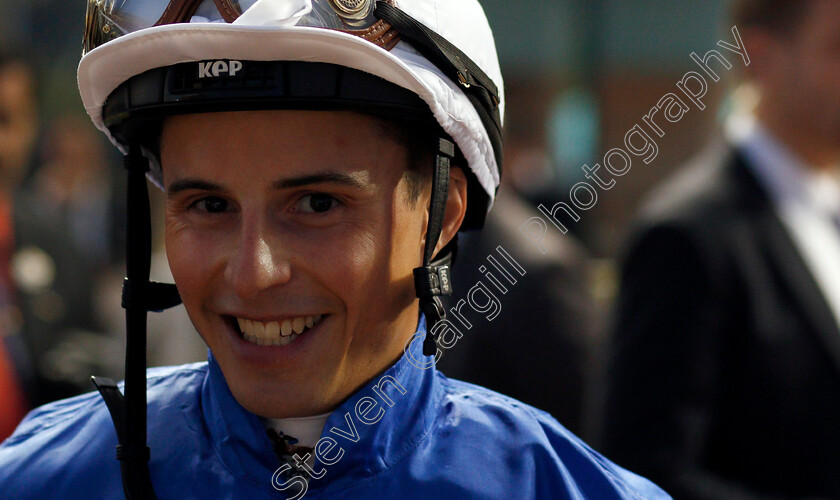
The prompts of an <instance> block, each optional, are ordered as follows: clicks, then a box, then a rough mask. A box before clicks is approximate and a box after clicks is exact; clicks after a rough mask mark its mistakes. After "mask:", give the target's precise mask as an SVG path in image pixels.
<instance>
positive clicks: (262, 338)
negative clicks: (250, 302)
mask: <svg viewBox="0 0 840 500" xmlns="http://www.w3.org/2000/svg"><path fill="white" fill-rule="evenodd" d="M323 317H325V316H323V315H321V314H316V315H314V316H299V317H297V318H288V319H284V320H283V321H270V322H267V323H264V322H262V321H256V320H251V319H245V318H234V319H235V320H236V321H235V322H234V324H236V326H237V327H238V329H239V334H240V335H241V337H242V338H243V339H245V340H246V341H248V342H250V343H252V344H256V345H264V346H276V345H289V344H291V343H292V342H294V341H295V340H296V339H297V338H298V337H300V336H301V335H303V334H304V333H306V332H307V331H309V330H310V329H311V328H313V327H314V326H315V325H317V324H318V323H319V322H320V321H321V319H322V318H323Z"/></svg>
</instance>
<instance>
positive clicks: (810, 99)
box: [747, 0, 840, 163]
mask: <svg viewBox="0 0 840 500" xmlns="http://www.w3.org/2000/svg"><path fill="white" fill-rule="evenodd" d="M837 6H838V2H837V1H836V0H812V1H811V2H810V3H809V4H808V5H807V6H806V7H804V9H805V12H804V14H803V17H802V19H801V20H799V22H798V24H797V25H796V26H794V27H792V31H791V33H789V34H787V35H785V34H777V35H775V36H772V37H771V39H772V43H771V44H770V46H769V47H768V49H769V50H768V56H766V57H767V64H766V71H765V73H764V75H763V78H764V81H763V82H762V83H763V84H764V85H765V86H767V87H768V90H769V91H770V92H769V96H768V102H767V103H766V106H772V107H777V108H779V109H780V110H781V112H780V113H779V114H780V118H779V120H780V121H781V122H783V123H784V126H785V127H786V128H788V129H789V131H790V132H791V133H792V134H794V135H799V136H802V138H803V142H806V145H805V149H806V150H805V151H802V152H803V153H806V154H811V156H812V158H810V159H811V160H812V161H813V162H818V163H819V162H825V161H828V162H836V161H837V160H838V157H837V156H838V154H840V93H839V92H838V89H840V16H838V15H837ZM747 49H748V50H749V47H747ZM809 150H812V151H813V153H812V151H809Z"/></svg>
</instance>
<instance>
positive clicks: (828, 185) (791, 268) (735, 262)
mask: <svg viewBox="0 0 840 500" xmlns="http://www.w3.org/2000/svg"><path fill="white" fill-rule="evenodd" d="M838 6H840V3H838V2H837V1H836V0H806V1H797V2H790V1H783V0H739V1H737V2H735V3H734V5H733V8H734V10H733V12H734V20H733V23H732V24H735V25H736V26H737V27H738V29H739V30H740V33H741V37H742V39H743V42H744V44H745V47H746V50H747V52H748V53H749V57H750V60H751V64H750V65H749V66H748V67H747V71H746V75H745V76H746V79H747V80H748V81H749V83H751V84H753V85H754V88H755V89H756V90H757V92H758V100H757V103H756V104H755V106H754V109H753V110H752V111H751V112H746V111H742V110H738V111H737V112H735V113H733V115H732V116H731V117H730V119H729V120H728V122H727V127H726V133H725V137H726V139H725V141H723V143H722V144H716V145H715V146H713V147H711V148H710V149H709V150H708V151H707V152H706V153H705V154H703V155H701V156H700V157H699V158H697V159H696V160H695V161H693V162H692V163H691V164H690V165H688V166H687V167H686V168H685V170H684V171H683V172H681V173H680V174H678V176H677V177H676V178H675V179H673V180H672V181H669V182H668V183H666V184H665V185H664V186H662V187H661V188H659V189H658V190H657V193H656V194H655V195H654V196H653V197H652V199H651V200H650V201H649V203H647V204H646V206H645V208H644V209H643V210H642V212H641V214H640V216H639V219H638V225H637V226H636V230H635V232H634V233H633V235H632V237H631V239H630V245H629V251H628V253H627V256H626V259H625V260H624V265H623V279H622V286H621V293H620V296H619V299H618V303H617V307H616V317H615V323H614V330H613V333H614V356H613V358H612V362H611V365H610V371H609V382H610V386H609V387H610V388H609V392H608V395H607V398H606V414H605V416H604V418H603V422H604V423H605V427H604V436H603V438H604V441H603V446H602V451H603V452H604V453H605V454H606V455H607V456H610V457H613V458H614V459H615V460H616V461H617V462H618V463H619V464H621V465H623V466H625V467H628V468H630V469H631V470H634V471H637V472H639V473H641V474H644V475H646V476H647V477H650V478H651V479H652V480H654V481H656V482H658V484H660V485H662V486H663V488H664V489H666V490H667V491H669V492H670V493H672V494H673V495H674V497H675V498H684V499H724V498H725V499H740V498H840V474H838V471H840V426H838V425H837V422H838V421H840V326H839V325H840V92H838V88H840V16H838ZM712 64H717V63H715V62H712ZM716 67H717V66H716ZM744 95H750V93H749V92H745V93H742V96H744Z"/></svg>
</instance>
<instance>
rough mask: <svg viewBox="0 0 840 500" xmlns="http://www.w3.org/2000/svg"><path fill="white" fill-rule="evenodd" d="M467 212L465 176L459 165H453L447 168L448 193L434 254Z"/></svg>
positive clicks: (453, 235) (450, 236) (450, 238)
mask: <svg viewBox="0 0 840 500" xmlns="http://www.w3.org/2000/svg"><path fill="white" fill-rule="evenodd" d="M466 214H467V176H466V175H465V174H464V171H463V170H461V167H456V166H453V167H452V168H451V169H450V170H449V194H448V196H447V198H446V213H445V214H444V216H443V228H441V231H440V239H439V240H438V243H437V246H436V247H435V255H437V253H438V252H440V250H441V249H442V248H443V247H445V246H446V245H447V244H448V243H449V242H450V241H452V238H454V237H455V234H457V233H458V229H459V228H460V227H461V223H462V222H464V217H465V216H466Z"/></svg>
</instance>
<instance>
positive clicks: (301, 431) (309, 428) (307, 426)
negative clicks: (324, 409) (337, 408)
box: [263, 412, 332, 448]
mask: <svg viewBox="0 0 840 500" xmlns="http://www.w3.org/2000/svg"><path fill="white" fill-rule="evenodd" d="M331 414H332V413H331V412H330V413H324V414H321V415H314V416H311V417H296V418H264V419H263V425H265V427H266V428H267V429H274V430H275V431H277V432H278V433H280V432H282V433H283V434H285V435H287V436H291V437H293V438H295V439H297V440H298V443H297V444H299V445H301V446H308V447H310V448H313V447H314V446H315V443H317V442H318V439H320V438H321V432H323V430H324V424H326V423H327V418H328V417H329V416H330V415H331Z"/></svg>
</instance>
